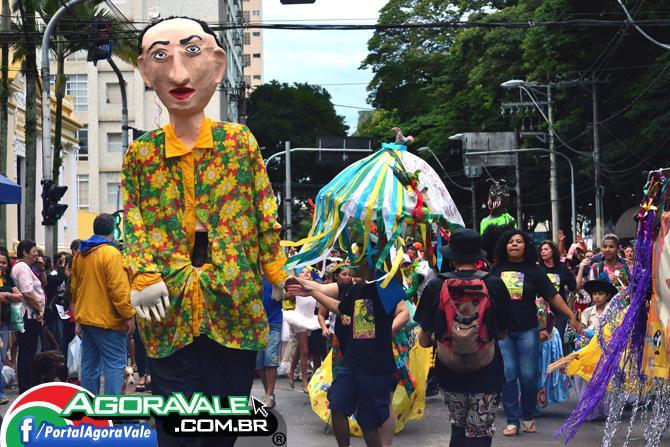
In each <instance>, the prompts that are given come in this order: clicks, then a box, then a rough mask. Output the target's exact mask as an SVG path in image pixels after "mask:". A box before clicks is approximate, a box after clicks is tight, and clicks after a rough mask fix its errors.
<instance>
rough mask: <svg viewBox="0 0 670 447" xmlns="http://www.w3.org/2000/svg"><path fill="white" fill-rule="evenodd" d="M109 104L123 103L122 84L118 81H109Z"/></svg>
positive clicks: (107, 88) (107, 86) (107, 87)
mask: <svg viewBox="0 0 670 447" xmlns="http://www.w3.org/2000/svg"><path fill="white" fill-rule="evenodd" d="M106 90H107V104H121V86H120V85H119V83H118V82H109V83H107V85H106Z"/></svg>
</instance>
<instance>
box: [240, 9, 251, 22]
mask: <svg viewBox="0 0 670 447" xmlns="http://www.w3.org/2000/svg"><path fill="white" fill-rule="evenodd" d="M250 19H251V17H250V16H249V11H243V12H242V20H243V21H244V22H246V23H249V21H250Z"/></svg>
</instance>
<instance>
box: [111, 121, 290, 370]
mask: <svg viewBox="0 0 670 447" xmlns="http://www.w3.org/2000/svg"><path fill="white" fill-rule="evenodd" d="M122 184H123V197H124V213H125V223H124V226H125V228H124V230H125V241H124V245H125V258H126V259H125V261H126V267H127V269H128V271H129V274H130V277H131V279H132V280H135V279H137V277H138V276H139V277H141V276H142V275H154V276H156V275H157V274H159V275H160V277H161V278H162V279H163V281H165V284H166V285H167V287H168V291H169V295H170V307H169V308H168V309H166V317H165V318H163V319H162V321H160V322H156V321H147V320H142V319H138V325H139V329H140V333H141V335H142V339H143V340H144V342H145V345H146V348H147V353H148V354H149V356H150V357H152V358H163V357H167V356H169V355H171V354H172V353H174V352H175V351H177V350H179V349H181V348H183V347H185V346H187V345H188V344H190V343H191V342H193V340H194V338H195V337H197V336H198V335H200V334H205V335H207V336H208V337H209V338H210V339H212V340H214V341H216V342H217V343H219V344H220V345H222V346H225V347H229V348H234V349H244V350H258V349H261V348H262V347H263V346H264V345H265V343H266V339H267V334H268V325H267V319H266V317H265V311H264V309H263V301H262V284H263V283H262V278H261V273H262V271H263V272H266V276H268V275H267V273H268V270H270V273H272V272H271V271H272V270H274V271H275V273H276V271H277V270H278V269H277V268H276V267H277V266H278V265H279V268H280V267H281V266H283V264H284V261H285V257H284V254H283V251H282V249H281V248H280V246H279V241H280V237H279V233H280V231H281V226H280V225H279V223H278V222H277V204H276V200H275V197H274V194H273V192H272V188H271V186H270V182H269V179H268V176H267V173H266V171H265V166H264V163H263V158H262V157H261V153H260V150H259V148H258V145H257V143H256V140H255V139H254V137H253V135H252V134H251V132H250V131H249V130H248V129H247V128H246V127H245V126H242V125H239V124H232V123H218V122H212V121H211V120H209V119H205V121H204V122H203V124H202V128H201V130H200V135H199V136H198V138H197V139H196V143H195V144H194V146H193V148H192V149H191V148H187V147H186V146H185V145H184V144H183V143H181V141H180V140H179V139H178V138H177V137H176V135H175V133H174V130H173V129H172V126H171V125H170V124H168V125H166V126H165V127H163V128H162V129H157V130H154V131H152V132H148V133H146V134H144V135H143V136H142V137H140V138H138V139H137V140H135V141H134V142H133V143H132V145H131V146H130V148H129V149H128V151H127V153H126V154H125V157H124V161H123V171H122ZM196 221H199V222H201V223H202V224H203V225H204V227H205V229H206V230H207V232H208V239H209V251H210V256H209V258H210V259H211V263H206V264H205V265H204V266H203V267H202V268H195V267H193V265H191V252H192V249H193V245H194V240H195V227H196ZM271 267H272V268H271ZM269 276H271V275H269ZM275 276H276V275H275Z"/></svg>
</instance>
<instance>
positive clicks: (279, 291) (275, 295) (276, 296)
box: [271, 281, 286, 301]
mask: <svg viewBox="0 0 670 447" xmlns="http://www.w3.org/2000/svg"><path fill="white" fill-rule="evenodd" d="M285 283H286V282H285V281H282V282H280V283H279V284H272V296H271V297H272V299H273V300H275V301H282V300H283V299H284V298H285V297H286V291H285V290H284V286H285Z"/></svg>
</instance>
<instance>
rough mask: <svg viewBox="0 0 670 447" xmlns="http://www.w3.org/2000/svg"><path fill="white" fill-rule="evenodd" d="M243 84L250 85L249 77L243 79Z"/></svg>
mask: <svg viewBox="0 0 670 447" xmlns="http://www.w3.org/2000/svg"><path fill="white" fill-rule="evenodd" d="M244 83H245V84H247V85H250V84H251V76H245V77H244Z"/></svg>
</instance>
